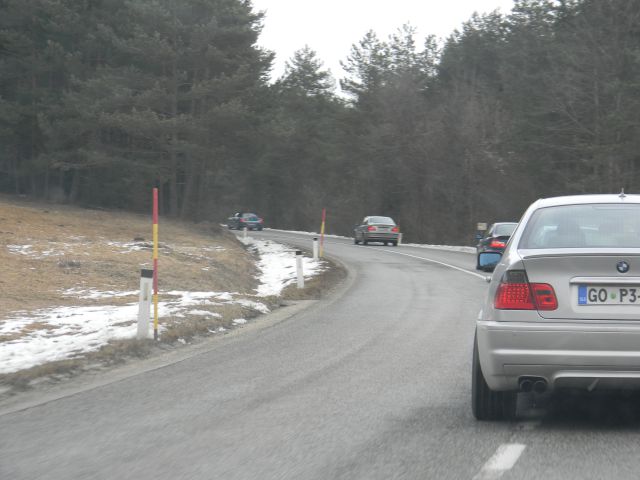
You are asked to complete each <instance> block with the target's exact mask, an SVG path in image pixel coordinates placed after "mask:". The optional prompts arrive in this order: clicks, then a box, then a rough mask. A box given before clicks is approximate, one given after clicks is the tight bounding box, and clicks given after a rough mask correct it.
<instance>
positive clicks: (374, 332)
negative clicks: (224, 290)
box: [0, 232, 640, 480]
mask: <svg viewBox="0 0 640 480" xmlns="http://www.w3.org/2000/svg"><path fill="white" fill-rule="evenodd" d="M255 236H256V237H258V236H261V237H265V238H274V239H278V240H283V239H284V238H286V239H288V241H290V242H293V243H297V242H302V243H301V244H302V245H307V246H309V247H310V243H309V242H310V240H309V238H308V237H304V236H300V235H290V234H284V233H280V232H263V233H260V234H255ZM326 253H327V254H328V255H331V256H333V257H335V258H337V259H339V260H340V261H342V262H343V263H344V264H345V265H346V266H347V267H348V269H349V272H350V277H349V279H348V280H347V281H346V283H345V287H344V288H343V289H342V290H341V291H340V292H339V293H337V294H336V295H334V296H332V297H331V298H327V299H325V300H321V301H319V302H318V303H316V304H314V305H313V306H312V307H310V308H308V309H306V310H304V311H302V312H299V313H297V314H295V315H293V316H290V317H289V318H286V319H284V320H281V321H275V322H274V321H271V322H269V320H268V319H265V320H257V323H258V324H260V322H263V321H264V322H265V325H266V326H264V328H247V329H245V330H244V331H242V332H241V333H240V334H237V335H231V336H229V337H228V338H222V339H221V340H218V341H215V342H212V343H211V346H210V347H208V348H206V349H202V351H200V352H199V353H198V354H197V355H193V356H190V357H186V358H183V359H182V360H181V361H179V362H176V363H170V364H167V365H163V366H160V367H158V368H155V369H152V370H147V371H143V372H140V373H137V374H133V373H132V374H131V375H129V376H124V377H122V378H119V379H117V381H113V382H111V383H109V382H104V384H97V385H95V386H93V387H90V388H89V387H87V388H84V389H77V390H72V391H69V392H67V393H64V392H63V393H61V394H59V395H57V396H56V397H55V398H49V399H47V400H48V401H46V402H44V403H38V401H36V402H32V403H30V404H29V405H27V404H25V405H23V407H24V408H22V407H20V406H19V405H18V406H16V405H13V406H12V407H11V408H10V409H5V410H4V411H3V410H2V406H1V405H0V479H2V480H5V479H6V480H18V479H30V480H32V479H64V480H69V479H85V478H87V479H94V478H95V479H182V478H185V479H191V478H194V479H225V480H227V479H229V480H231V479H275V478H277V479H391V478H407V479H443V478H452V479H472V478H476V479H479V478H499V477H502V478H545V479H552V478H559V479H560V478H562V479H567V478H580V479H584V478H594V479H595V478H637V477H638V473H637V472H638V471H640V456H638V455H637V453H638V450H639V446H640V442H639V440H640V435H639V434H638V432H639V431H640V414H639V413H638V407H637V406H636V405H638V404H639V403H640V402H638V401H637V399H633V398H610V397H606V398H602V397H571V398H560V399H550V400H549V399H546V400H545V399H541V401H540V402H539V403H538V404H535V405H532V404H528V403H527V402H526V401H524V400H526V399H524V400H523V399H521V405H520V411H521V414H522V419H521V420H519V421H517V422H504V423H490V422H477V421H475V420H474V419H473V417H472V415H471V409H470V360H471V348H472V341H473V330H474V320H475V318H476V316H477V313H478V310H479V308H480V304H481V301H482V298H483V296H484V294H485V292H486V289H487V284H486V283H485V282H484V280H483V279H482V275H478V274H477V273H476V272H475V270H474V269H473V267H474V261H475V258H474V256H473V255H471V254H465V253H457V252H446V251H440V250H432V249H422V248H412V247H406V246H402V247H397V248H394V247H382V246H380V247H376V246H367V247H364V246H354V245H353V243H352V242H349V241H346V240H339V239H328V240H327V244H326ZM445 264H446V265H445ZM454 267H455V268H454Z"/></svg>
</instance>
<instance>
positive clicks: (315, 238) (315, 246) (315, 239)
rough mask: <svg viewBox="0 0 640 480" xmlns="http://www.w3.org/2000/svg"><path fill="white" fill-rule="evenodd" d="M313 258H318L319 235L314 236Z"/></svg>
mask: <svg viewBox="0 0 640 480" xmlns="http://www.w3.org/2000/svg"><path fill="white" fill-rule="evenodd" d="M313 259H314V260H317V259H318V237H313Z"/></svg>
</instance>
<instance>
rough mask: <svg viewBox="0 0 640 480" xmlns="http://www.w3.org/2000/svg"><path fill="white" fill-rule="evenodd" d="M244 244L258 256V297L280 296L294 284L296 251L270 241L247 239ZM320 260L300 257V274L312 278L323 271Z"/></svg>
mask: <svg viewBox="0 0 640 480" xmlns="http://www.w3.org/2000/svg"><path fill="white" fill-rule="evenodd" d="M245 242H246V243H247V245H248V246H249V248H250V249H252V250H254V251H256V252H257V253H259V255H260V260H259V261H258V269H259V270H260V286H259V287H258V289H257V295H258V296H259V297H267V296H270V295H280V293H281V292H282V290H283V289H284V288H285V287H287V286H288V285H291V284H292V283H295V282H296V249H295V248H291V247H289V246H287V245H283V244H281V243H276V242H273V241H271V240H257V239H254V238H251V237H248V238H247V239H246V240H245ZM324 268H325V267H324V264H323V262H322V261H321V260H314V259H313V258H309V257H302V272H303V274H304V277H305V278H309V277H313V276H314V275H317V274H318V273H320V272H321V271H322V270H323V269H324Z"/></svg>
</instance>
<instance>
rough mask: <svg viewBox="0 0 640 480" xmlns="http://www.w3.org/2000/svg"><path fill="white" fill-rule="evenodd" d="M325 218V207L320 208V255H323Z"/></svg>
mask: <svg viewBox="0 0 640 480" xmlns="http://www.w3.org/2000/svg"><path fill="white" fill-rule="evenodd" d="M326 220H327V209H326V208H323V209H322V224H321V225H320V256H321V257H322V255H324V224H325V222H326Z"/></svg>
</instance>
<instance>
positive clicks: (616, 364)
mask: <svg viewBox="0 0 640 480" xmlns="http://www.w3.org/2000/svg"><path fill="white" fill-rule="evenodd" d="M481 256H482V258H481V259H480V261H479V263H480V264H481V266H482V267H483V268H485V269H487V270H491V269H494V271H493V275H492V277H491V282H490V286H489V292H488V295H487V299H486V302H485V304H484V307H483V309H482V311H481V312H480V314H479V317H478V320H477V323H476V336H475V342H474V352H473V371H472V377H473V378H472V409H473V414H474V415H475V417H476V418H477V419H479V420H499V419H505V418H510V417H513V416H514V415H515V413H516V395H517V393H518V392H531V393H530V394H536V393H538V394H539V393H542V392H544V391H547V390H561V389H584V390H587V391H593V390H609V389H620V388H631V389H637V388H640V195H625V194H624V193H621V194H620V195H581V196H570V197H557V198H548V199H542V200H538V201H536V202H535V203H533V204H532V205H531V206H530V207H529V208H528V209H527V211H526V212H525V214H524V215H523V217H522V219H521V220H520V223H519V224H518V227H517V228H516V230H515V232H514V233H513V235H512V237H511V242H510V243H509V245H508V246H507V248H506V250H505V251H504V253H503V254H502V255H500V254H499V253H483V254H481Z"/></svg>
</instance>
